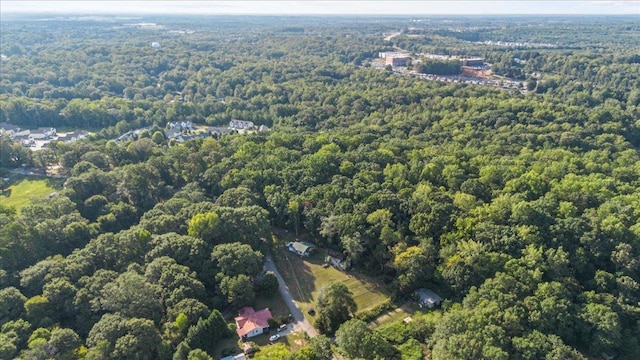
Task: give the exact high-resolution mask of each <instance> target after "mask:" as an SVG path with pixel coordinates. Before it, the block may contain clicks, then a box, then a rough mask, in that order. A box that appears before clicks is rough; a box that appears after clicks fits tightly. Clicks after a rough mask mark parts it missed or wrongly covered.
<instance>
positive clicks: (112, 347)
mask: <svg viewBox="0 0 640 360" xmlns="http://www.w3.org/2000/svg"><path fill="white" fill-rule="evenodd" d="M419 20H420V21H419V22H418V21H417V20H416V19H413V18H403V17H396V18H386V17H378V18H364V17H356V18H346V17H338V18H323V17H309V18H303V17H241V16H236V17H204V16H203V17H195V16H194V17H169V16H167V17H160V16H156V17H145V18H137V19H121V18H117V17H108V16H107V17H104V18H97V17H60V18H55V19H51V18H48V19H43V18H29V17H7V18H5V17H4V15H3V20H2V22H1V29H0V40H1V44H2V46H1V52H2V55H4V56H3V59H2V63H1V66H2V68H1V69H2V71H1V74H2V79H1V81H0V123H9V124H13V125H17V126H20V127H21V128H29V129H35V128H38V127H44V126H50V127H56V128H58V130H59V131H60V130H62V129H70V130H72V129H84V130H89V131H92V132H93V135H92V136H91V138H90V139H89V140H86V141H78V142H74V143H63V142H55V141H54V142H52V143H51V144H50V146H49V147H48V148H46V149H43V150H40V151H31V150H29V149H28V148H25V147H23V146H22V145H20V143H19V142H17V141H14V140H11V139H10V138H9V137H8V136H3V137H2V138H0V172H1V173H2V175H3V177H4V176H7V174H9V173H10V170H11V169H15V168H22V167H35V168H45V167H48V166H52V165H59V166H60V170H59V171H61V172H62V173H63V174H64V175H65V176H67V178H66V180H65V182H64V188H63V189H62V190H60V191H58V192H57V193H56V194H55V195H53V196H51V197H49V198H46V199H34V200H33V201H32V202H31V203H29V204H27V205H26V206H24V207H22V208H20V209H14V208H10V207H7V206H4V205H3V204H1V203H0V330H1V331H0V359H13V358H17V359H51V358H54V359H172V358H173V359H207V358H210V357H213V356H214V353H215V352H216V351H217V350H216V347H217V345H216V344H218V342H219V341H220V340H221V339H225V338H229V337H232V336H235V333H234V331H233V329H234V324H232V322H233V321H232V318H233V315H232V316H231V321H229V318H228V317H227V315H228V314H229V313H230V309H231V310H236V309H238V308H240V307H242V306H245V305H251V304H252V301H253V299H254V298H255V297H256V296H260V294H261V293H262V292H265V291H268V288H269V286H267V285H265V284H263V283H261V282H260V281H255V279H256V278H257V276H258V274H259V273H260V272H261V270H262V262H263V257H264V254H266V253H268V251H269V246H270V234H271V232H272V230H273V229H287V230H288V231H290V232H292V233H296V234H300V235H301V236H305V238H306V239H309V240H310V241H312V242H314V243H315V244H316V245H318V246H321V247H323V248H328V249H331V250H333V251H335V252H338V253H342V254H343V255H344V256H345V257H346V258H347V259H348V261H349V263H350V264H351V267H352V269H351V270H352V271H356V272H359V273H362V274H367V275H369V276H372V277H376V278H379V279H382V280H383V282H385V283H387V284H389V285H388V286H389V291H391V292H392V293H393V298H394V300H397V301H398V302H402V301H403V300H405V299H408V298H410V297H411V294H412V293H413V292H414V290H416V289H418V288H421V287H425V286H426V287H432V288H437V289H439V291H441V292H442V295H444V296H445V297H446V298H447V299H448V300H447V301H445V303H444V304H443V306H442V309H441V310H439V311H436V312H429V313H427V314H425V315H424V316H423V317H418V318H416V319H415V320H414V321H413V322H411V323H409V324H404V323H402V322H399V323H397V324H393V325H390V326H389V327H387V328H382V329H375V330H372V329H370V328H368V327H367V326H366V324H365V323H363V322H362V321H361V320H358V319H352V320H348V321H346V322H344V324H343V325H342V326H340V327H339V328H337V330H336V329H332V330H329V331H324V332H325V334H326V335H329V336H332V335H334V334H333V333H334V332H335V336H336V344H335V345H332V346H331V347H329V342H328V340H327V339H326V338H324V335H323V336H319V337H318V338H317V339H316V338H314V339H311V340H310V341H309V343H308V344H307V345H306V346H305V347H303V348H302V349H301V350H298V351H295V352H292V353H285V354H282V355H280V358H283V359H309V360H311V359H331V356H332V351H335V352H337V353H340V354H342V356H343V357H345V358H365V359H374V358H389V359H421V358H423V357H424V356H430V358H432V359H511V358H512V359H586V358H611V357H614V358H616V359H638V358H640V153H639V147H640V52H639V49H640V22H638V17H637V16H628V17H624V16H622V17H607V18H604V17H557V18H554V17H552V18H551V19H549V18H544V19H543V18H536V17H499V18H482V17H478V18H475V17H473V18H465V17H430V18H427V19H419ZM151 23H153V24H154V25H152V24H151ZM283 24H286V25H283ZM416 24H419V25H416ZM392 32H400V35H398V36H396V37H393V38H392V39H390V40H385V35H386V34H389V33H392ZM155 42H157V43H158V45H159V46H151V44H152V43H155ZM497 42H505V43H506V42H514V43H522V44H520V45H513V46H504V45H503V44H497ZM525 42H526V43H527V44H526V45H525V44H524V43H525ZM396 49H403V50H406V51H408V52H412V53H421V52H425V53H434V54H445V55H446V54H456V55H464V56H478V57H483V58H485V59H486V61H487V62H488V63H491V64H492V70H493V72H494V73H495V74H496V75H499V76H505V77H508V78H514V79H521V80H526V81H527V87H528V88H527V89H528V91H524V92H519V91H504V90H500V89H497V88H492V87H485V86H479V85H468V84H458V83H443V82H437V81H427V80H422V79H419V78H416V77H411V76H402V75H399V74H396V73H394V72H392V71H387V70H385V69H377V68H374V67H372V66H370V65H371V62H372V61H373V60H374V59H375V57H377V54H378V53H379V52H382V51H394V50H396ZM514 59H518V60H517V61H516V60H514ZM428 65H429V64H428V63H425V64H423V66H428ZM431 65H434V64H431ZM435 65H442V64H435ZM445 65H447V64H445ZM453 65H454V67H457V68H459V66H460V65H459V64H458V63H455V64H453ZM447 66H450V64H449V65H447ZM455 72H458V71H457V69H456V70H455ZM231 119H242V120H247V121H252V122H254V123H255V124H256V125H266V126H268V127H269V128H270V130H269V131H267V132H255V133H245V134H238V133H231V134H226V135H222V136H219V137H209V138H206V139H197V140H191V141H187V142H184V143H177V142H175V141H173V142H172V141H167V139H165V138H164V137H163V135H162V134H161V133H160V130H161V129H164V128H165V127H166V126H167V124H168V123H169V122H173V121H191V122H193V123H194V124H199V125H209V126H223V125H226V124H228V123H229V121H230V120H231ZM142 127H151V129H150V130H149V131H145V132H144V133H140V136H137V137H136V138H133V139H130V140H127V141H126V142H116V141H114V139H115V138H117V137H118V136H120V135H122V134H124V133H126V132H128V131H130V130H134V129H138V128H142ZM156 134H159V135H156ZM343 320H345V319H343ZM230 322H231V324H228V323H230Z"/></svg>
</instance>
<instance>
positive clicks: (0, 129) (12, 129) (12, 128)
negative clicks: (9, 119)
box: [0, 122, 20, 138]
mask: <svg viewBox="0 0 640 360" xmlns="http://www.w3.org/2000/svg"><path fill="white" fill-rule="evenodd" d="M19 131H20V127H19V126H16V125H13V124H9V123H6V122H3V123H0V136H2V135H8V136H9V137H10V138H13V134H15V133H17V132H19Z"/></svg>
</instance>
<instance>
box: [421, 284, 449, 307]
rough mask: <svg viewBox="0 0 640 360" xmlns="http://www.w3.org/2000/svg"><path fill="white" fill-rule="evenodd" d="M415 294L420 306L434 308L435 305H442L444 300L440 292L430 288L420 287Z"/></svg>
mask: <svg viewBox="0 0 640 360" xmlns="http://www.w3.org/2000/svg"><path fill="white" fill-rule="evenodd" d="M415 294H416V297H417V298H418V306H420V307H425V306H426V307H428V308H429V309H433V308H434V307H436V306H438V305H440V304H441V303H442V300H443V299H442V298H441V297H440V296H439V295H438V294H436V293H435V292H433V291H432V290H429V289H424V288H422V289H418V290H416V293H415Z"/></svg>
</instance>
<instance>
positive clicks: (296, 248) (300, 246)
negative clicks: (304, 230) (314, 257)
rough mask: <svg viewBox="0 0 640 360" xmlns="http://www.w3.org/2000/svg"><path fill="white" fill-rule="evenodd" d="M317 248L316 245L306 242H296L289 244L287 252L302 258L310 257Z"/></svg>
mask: <svg viewBox="0 0 640 360" xmlns="http://www.w3.org/2000/svg"><path fill="white" fill-rule="evenodd" d="M315 248H316V246H315V245H313V244H311V243H308V242H306V241H302V242H300V241H294V242H290V243H288V244H287V250H289V251H291V252H292V253H294V254H297V255H300V256H302V257H308V256H309V255H310V254H311V252H312V251H313V250H314V249H315Z"/></svg>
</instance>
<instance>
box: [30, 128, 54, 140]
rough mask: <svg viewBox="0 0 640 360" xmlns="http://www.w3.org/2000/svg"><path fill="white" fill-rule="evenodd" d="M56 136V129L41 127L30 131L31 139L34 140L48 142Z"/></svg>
mask: <svg viewBox="0 0 640 360" xmlns="http://www.w3.org/2000/svg"><path fill="white" fill-rule="evenodd" d="M57 135H58V134H57V132H56V129H55V128H52V127H41V128H37V129H35V130H31V138H32V139H34V140H48V139H51V138H53V137H56V136H57Z"/></svg>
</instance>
